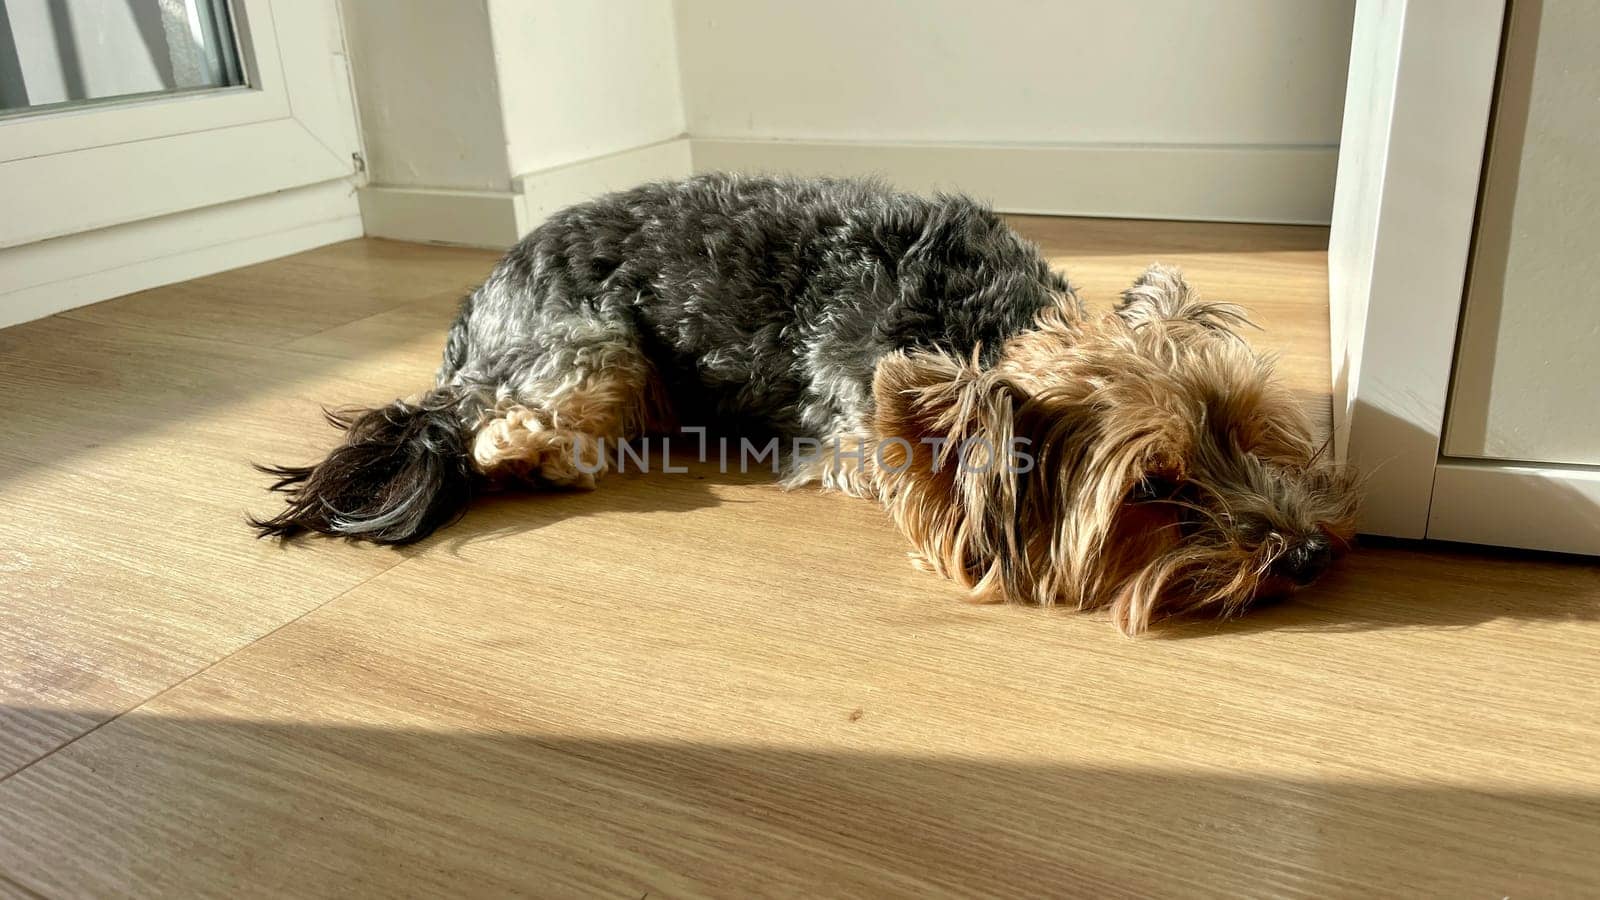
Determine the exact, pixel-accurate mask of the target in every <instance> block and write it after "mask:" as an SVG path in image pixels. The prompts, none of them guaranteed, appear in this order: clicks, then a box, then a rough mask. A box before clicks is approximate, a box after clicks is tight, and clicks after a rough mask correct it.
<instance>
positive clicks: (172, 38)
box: [0, 0, 244, 115]
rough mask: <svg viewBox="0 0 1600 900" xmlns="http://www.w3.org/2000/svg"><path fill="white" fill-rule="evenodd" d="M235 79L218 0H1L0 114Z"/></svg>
mask: <svg viewBox="0 0 1600 900" xmlns="http://www.w3.org/2000/svg"><path fill="white" fill-rule="evenodd" d="M241 84H244V77H243V73H242V72H241V70H240V66H239V53H238V47H237V46H236V44H235V42H234V33H233V21H232V17H231V16H230V14H229V10H228V4H227V2H226V0H0V115H3V114H7V113H18V112H24V111H37V110H41V109H51V108H59V107H62V106H65V105H75V104H83V103H90V102H97V101H105V100H112V99H117V98H128V97H140V96H148V95H151V94H166V93H174V92H177V91H193V90H203V89H207V88H218V87H228V86H232V85H241Z"/></svg>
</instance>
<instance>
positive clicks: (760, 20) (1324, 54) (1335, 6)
mask: <svg viewBox="0 0 1600 900" xmlns="http://www.w3.org/2000/svg"><path fill="white" fill-rule="evenodd" d="M343 2H344V5H345V9H346V16H345V18H346V28H347V30H348V32H349V34H350V43H351V47H352V55H353V57H354V60H355V69H356V82H357V93H358V96H359V97H360V109H361V113H362V118H363V123H362V124H363V131H364V134H365V137H366V145H367V150H368V153H369V155H370V160H369V162H370V164H371V174H372V184H373V187H372V188H371V189H369V190H368V191H366V192H365V193H364V195H363V197H364V199H363V203H364V210H365V211H366V213H367V215H368V220H369V226H371V227H373V228H374V229H375V232H376V233H381V234H387V235H390V236H395V237H404V238H410V239H418V238H429V237H431V238H432V239H442V240H450V241H458V242H467V243H486V242H487V243H502V242H506V241H509V240H510V239H514V237H515V235H516V234H520V233H522V232H524V231H525V230H526V229H527V228H530V227H532V226H533V225H534V224H536V223H537V221H538V220H539V219H540V218H541V217H542V215H544V214H545V212H546V211H547V210H549V209H550V208H552V207H553V205H556V204H558V203H565V202H571V201H572V200H575V199H582V197H583V196H587V195H588V193H589V192H591V191H595V190H606V189H615V188H619V187H624V186H626V185H625V184H624V183H622V182H621V181H620V180H619V179H632V180H635V181H636V180H642V179H645V178H664V177H672V176H677V175H684V174H687V173H688V172H689V171H691V170H693V171H704V170H707V169H712V168H728V169H740V170H764V171H790V172H796V173H802V174H805V173H819V174H820V173H831V174H838V173H847V174H877V175H882V176H885V177H887V178H888V180H889V181H891V182H892V183H895V184H898V185H900V186H902V187H904V188H907V189H910V190H917V191H928V190H932V189H954V190H962V191H966V192H969V193H972V194H974V195H975V196H978V197H979V198H981V199H984V200H987V201H989V202H991V203H993V204H994V205H995V206H996V207H997V208H999V209H1002V210H1006V211H1012V212H1038V213H1059V214H1078V215H1105V216H1128V217H1148V218H1177V219H1212V220H1227V221H1275V222H1303V223H1325V222H1327V221H1328V219H1329V214H1330V210H1331V207H1332V198H1333V177H1334V168H1335V158H1336V147H1337V143H1338V137H1339V122H1340V109H1341V105H1342V101H1343V93H1344V75H1345V67H1346V62H1347V59H1346V58H1347V55H1348V52H1349V47H1350V28H1351V20H1352V15H1353V5H1354V0H1292V2H1290V0H1208V2H1205V3H1192V2H1187V0H1121V2H1118V3H1103V2H1098V0H1096V2H1090V0H1071V2H1056V3H1050V2H1042V0H1035V2H1030V0H990V2H986V3H974V2H971V0H924V2H921V3H911V2H889V0H873V2H853V0H807V2H803V3H786V2H785V3H779V2H770V3H769V2H764V0H761V2H755V0H604V2H585V0H462V2H457V3H452V4H450V5H449V6H448V7H446V6H442V5H438V4H433V3H429V2H428V0H395V2H385V0H343ZM488 119H492V120H493V121H486V120H488ZM674 141H676V143H674ZM669 144H670V145H671V146H668V145H669ZM613 157H620V158H616V159H614V158H613ZM574 167H577V169H574ZM440 189H443V191H444V192H441V190H440ZM461 190H466V191H478V192H500V193H501V194H503V195H504V196H497V197H492V198H491V197H486V196H481V195H474V196H470V197H461V196H456V195H454V194H449V193H446V192H449V191H461ZM486 203H490V204H497V207H496V209H495V210H487V211H486V209H485V204H486ZM486 216H487V218H492V219H493V223H494V224H492V226H491V227H489V228H487V229H478V228H471V227H468V226H469V225H470V223H472V222H473V221H479V222H482V221H486Z"/></svg>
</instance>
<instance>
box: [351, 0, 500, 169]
mask: <svg viewBox="0 0 1600 900" xmlns="http://www.w3.org/2000/svg"><path fill="white" fill-rule="evenodd" d="M342 7H343V13H344V29H345V41H346V43H347V44H348V45H349V50H350V58H351V66H352V70H353V72H354V77H355V82H356V103H357V109H358V110H359V112H360V117H361V131H362V136H363V138H364V140H363V143H364V145H365V147H366V154H367V172H368V177H369V178H370V179H371V180H372V182H373V183H374V184H379V185H402V186H407V187H423V188H435V189H437V188H452V189H461V190H481V191H507V190H509V189H510V188H511V176H512V175H513V174H515V173H514V171H513V170H512V169H511V168H510V166H509V164H508V161H507V158H506V137H505V131H504V129H503V128H502V125H501V111H500V94H499V87H498V76H497V74H496V72H495V59H494V55H493V54H492V53H491V52H490V23H489V10H488V7H487V6H486V5H485V3H484V0H452V2H450V3H439V2H436V0H343V3H342Z"/></svg>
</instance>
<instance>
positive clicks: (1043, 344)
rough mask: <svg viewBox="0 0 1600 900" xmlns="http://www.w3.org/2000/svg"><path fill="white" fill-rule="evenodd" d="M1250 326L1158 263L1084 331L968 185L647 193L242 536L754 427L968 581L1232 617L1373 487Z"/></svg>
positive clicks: (605, 222)
mask: <svg viewBox="0 0 1600 900" xmlns="http://www.w3.org/2000/svg"><path fill="white" fill-rule="evenodd" d="M1244 322H1245V319H1244V317H1243V315H1242V314H1241V312H1240V311H1239V310H1238V309H1237V308H1236V307H1233V306H1229V305H1225V304H1219V303H1208V302H1204V301H1202V300H1200V299H1199V298H1198V297H1197V296H1195V294H1194V292H1193V291H1192V290H1191V289H1190V288H1189V286H1188V285H1187V284H1186V283H1185V282H1184V280H1183V278H1182V277H1181V275H1180V274H1179V273H1178V272H1177V271H1176V270H1174V269H1170V268H1166V267H1162V266H1159V265H1158V266H1152V267H1151V268H1150V269H1149V270H1148V271H1146V272H1145V273H1144V275H1143V276H1141V277H1140V278H1139V280H1138V281H1137V282H1136V283H1135V284H1134V285H1133V286H1132V287H1131V288H1129V289H1128V290H1127V291H1126V292H1125V293H1124V294H1123V295H1122V298H1121V302H1120V303H1119V304H1118V305H1117V306H1116V308H1115V310H1114V311H1112V312H1110V313H1107V314H1106V315H1104V316H1101V317H1098V318H1091V317H1089V316H1088V315H1087V314H1086V313H1085V311H1084V308H1083V306H1082V304H1081V302H1080V301H1079V299H1078V297H1077V295H1076V293H1075V292H1074V290H1073V288H1072V286H1071V285H1070V284H1068V282H1067V281H1066V279H1065V278H1063V277H1062V276H1060V275H1058V274H1056V273H1054V272H1052V271H1051V270H1050V268H1049V266H1048V265H1047V264H1046V263H1045V261H1044V259H1043V258H1042V257H1041V255H1040V253H1039V251H1038V248H1037V247H1035V246H1034V245H1032V244H1030V243H1029V242H1027V241H1025V240H1024V239H1023V238H1022V237H1020V236H1019V235H1018V234H1017V233H1016V232H1014V231H1013V230H1011V228H1010V227H1008V226H1007V225H1006V224H1005V223H1004V222H1002V221H1001V220H1000V218H999V217H998V216H996V215H995V214H993V213H992V212H990V211H989V210H988V209H986V208H985V207H983V206H980V205H979V204H977V203H974V202H973V201H971V200H969V199H966V198H964V197H958V196H943V195H941V196H938V197H935V198H933V199H925V198H920V197H916V196H910V195H906V194H900V193H895V192H892V191H889V190H886V189H884V188H883V187H881V186H879V185H876V184H873V183H870V182H864V181H852V180H826V179H824V180H800V179H780V178H766V177H742V176H734V175H703V176H699V177H695V178H691V179H688V180H684V181H677V182H668V183H660V184H650V185H646V186H643V187H639V188H636V189H634V190H630V191H626V192H622V193H617V194H612V195H609V196H606V197H602V198H600V199H598V200H594V201H591V202H588V203H583V204H580V205H578V206H574V207H572V208H570V209H567V210H565V211H563V212H560V213H558V214H556V215H555V216H553V217H552V218H551V219H550V220H549V221H548V222H546V223H545V224H543V225H541V226H540V227H539V228H537V229H535V230H534V231H533V232H532V233H531V234H529V235H528V236H527V237H526V238H525V239H523V241H522V242H521V243H520V244H518V245H517V246H516V247H515V248H514V249H512V250H511V252H510V253H509V254H507V255H506V257H505V259H504V260H502V261H501V263H500V264H499V265H498V266H497V267H496V268H495V270H494V272H493V273H492V274H491V275H490V276H489V278H488V280H487V281H485V282H484V284H483V285H482V286H480V287H479V288H478V289H477V290H475V291H474V292H473V293H472V294H471V295H470V296H469V297H468V298H467V299H466V301H465V302H464V303H463V305H462V308H461V312H460V315H459V316H458V317H457V319H456V321H455V324H454V325H453V326H452V327H451V329H450V333H449V337H448V339H447V341H446V346H445V352H444V364H443V366H442V367H441V368H440V370H439V373H438V376H437V379H436V387H434V388H433V389H432V390H431V391H428V392H427V393H426V394H423V395H422V396H420V397H418V398H414V399H411V400H402V401H396V402H394V403H391V404H389V405H388V406H385V407H381V408H378V409H370V410H361V411H356V412H350V413H334V414H330V415H329V418H330V420H331V421H332V422H333V424H335V425H336V426H338V427H340V428H342V429H344V430H345V432H346V434H345V440H344V443H343V445H342V446H340V447H338V448H337V449H335V450H334V451H333V452H332V453H331V454H329V455H328V457H327V458H326V459H325V460H323V461H322V462H320V463H317V464H316V465H312V466H306V467H262V468H263V471H266V472H268V473H270V474H272V475H274V476H276V477H277V479H278V480H277V482H276V483H275V484H274V485H273V486H272V487H273V489H274V490H279V491H285V492H286V493H287V494H288V506H287V507H286V508H285V509H283V510H282V511H281V512H279V513H278V514H277V515H275V516H273V517H271V518H269V519H264V520H252V523H253V524H254V525H255V526H256V527H257V528H258V529H259V530H260V533H261V534H262V535H272V536H277V537H284V538H287V537H290V536H292V535H295V534H297V533H300V532H305V531H314V532H322V533H324V534H331V535H342V536H345V537H349V538H358V539H364V540H370V541H376V542H380V543H394V544H400V543H408V542H411V541H416V540H419V539H421V538H423V537H425V536H427V535H428V534H429V533H431V532H432V531H434V530H435V529H436V528H438V527H439V526H441V525H443V524H445V523H447V522H448V521H450V520H452V519H453V518H454V517H456V516H457V515H459V514H460V513H461V511H462V510H463V508H464V507H465V505H466V503H467V502H468V500H469V499H470V497H471V495H472V493H473V492H474V490H475V489H476V488H479V487H482V486H488V485H495V484H503V483H506V482H519V483H525V484H532V485H536V486H547V487H574V486H578V487H588V486H592V485H593V484H594V479H595V477H596V476H597V475H598V474H600V473H602V472H604V471H605V470H606V469H607V468H608V467H610V466H611V462H612V461H611V459H610V457H609V456H608V453H607V451H606V449H605V446H606V442H608V441H609V442H613V443H615V442H618V441H622V440H626V439H630V438H634V437H638V436H644V435H650V434H661V433H665V432H666V431H668V430H669V429H671V428H672V427H673V426H674V424H682V423H690V422H694V421H697V420H698V421H703V422H709V423H711V424H712V425H714V426H717V427H719V428H722V429H726V428H727V427H728V426H729V425H730V423H734V422H737V423H740V424H741V425H743V426H752V425H753V426H755V427H759V428H762V429H764V430H766V431H768V432H770V433H772V434H775V435H777V436H779V437H783V438H787V439H792V440H797V441H798V440H807V441H809V442H811V443H812V444H814V445H826V446H830V447H832V448H834V449H835V450H836V451H837V452H835V453H833V454H832V455H818V454H813V455H812V456H811V458H807V459H802V458H801V455H800V454H799V453H796V455H795V456H796V458H795V459H794V460H792V461H791V462H790V464H789V465H788V468H787V471H786V472H785V473H784V480H785V482H786V483H787V484H789V485H796V484H805V483H814V482H821V483H822V484H824V485H825V486H828V487H831V488H835V489H838V490H842V491H844V492H846V493H850V494H853V495H856V496H863V497H875V498H877V499H878V500H880V501H881V502H882V503H883V504H884V506H885V507H886V508H887V509H888V510H889V512H890V513H891V515H892V516H893V518H894V520H895V522H896V523H897V524H898V525H899V527H900V529H901V530H902V531H903V532H904V533H905V535H906V537H908V538H909V539H910V541H911V543H912V544H913V545H914V546H915V548H916V552H915V553H914V554H913V556H914V557H915V558H916V559H917V560H918V561H919V563H920V564H922V565H925V566H926V567H927V568H930V569H932V570H933V571H935V572H938V573H939V574H941V575H945V576H947V577H950V578H953V579H955V580H956V581H958V582H960V583H961V584H962V585H964V586H965V587H967V588H968V589H969V590H970V591H971V592H972V594H973V595H974V596H975V597H978V598H983V599H1004V600H1012V601H1021V602H1031V603H1038V604H1044V605H1051V604H1057V603H1067V604H1071V605H1072V606H1075V607H1077V608H1080V609H1090V608H1099V607H1109V609H1110V611H1111V616H1112V619H1113V621H1114V622H1115V623H1116V625H1117V626H1118V627H1119V628H1120V629H1121V630H1122V631H1123V632H1124V633H1128V634H1135V633H1139V632H1142V631H1144V630H1145V629H1146V628H1147V627H1148V626H1149V625H1150V623H1151V622H1152V621H1153V620H1155V619H1157V618H1160V617H1162V616H1166V615H1171V614H1174V613H1179V612H1190V611H1214V612H1216V613H1218V614H1221V615H1230V614H1234V613H1237V612H1239V611H1241V610H1242V609H1244V608H1245V607H1246V606H1248V605H1249V604H1250V603H1251V602H1252V601H1255V600H1257V599H1261V598H1266V597H1275V596H1281V595H1283V594H1285V593H1288V592H1290V591H1292V590H1293V589H1294V588H1296V587H1297V586H1300V585H1304V584H1308V583H1310V582H1311V581H1312V580H1313V579H1315V578H1316V577H1317V576H1318V575H1319V574H1321V572H1322V571H1323V570H1324V569H1325V568H1326V566H1327V565H1328V562H1329V560H1330V558H1331V556H1332V554H1333V553H1334V552H1336V551H1338V550H1340V549H1342V548H1343V547H1344V546H1346V544H1347V542H1348V540H1349V538H1350V537H1351V534H1352V531H1353V525H1352V522H1353V519H1354V513H1355V508H1356V504H1357V494H1358V492H1357V479H1356V476H1355V475H1354V474H1353V473H1351V472H1350V471H1349V470H1347V469H1344V468H1341V467H1338V466H1335V465H1332V464H1331V463H1330V462H1329V461H1328V460H1326V459H1325V458H1324V455H1323V453H1322V450H1321V449H1320V448H1319V447H1318V446H1317V444H1316V443H1315V441H1314V440H1313V438H1312V436H1311V429H1310V426H1309V424H1308V422H1307V420H1306V418H1305V416H1304V415H1303V413H1302V412H1301V410H1300V408H1299V407H1298V405H1297V404H1296V403H1295V402H1294V400H1293V398H1292V397H1291V395H1290V394H1289V392H1288V391H1287V390H1286V389H1285V388H1284V387H1282V386H1281V385H1280V384H1279V383H1278V382H1276V381H1275V380H1274V378H1273V372H1272V364H1271V362H1270V361H1269V360H1266V359H1263V358H1262V357H1260V356H1257V355H1255V354H1254V353H1252V352H1251V351H1250V350H1249V348H1248V347H1247V346H1246V345H1245V343H1244V341H1243V340H1242V339H1240V338H1239V337H1238V335H1237V334H1236V332H1235V329H1236V328H1238V327H1239V326H1240V325H1241V324H1243V323H1244ZM698 417H703V418H698ZM850 444H854V445H855V447H856V449H855V450H853V451H851V450H840V449H839V448H841V447H843V446H847V445H850ZM1324 446H1325V445H1324ZM619 458H620V453H619Z"/></svg>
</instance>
